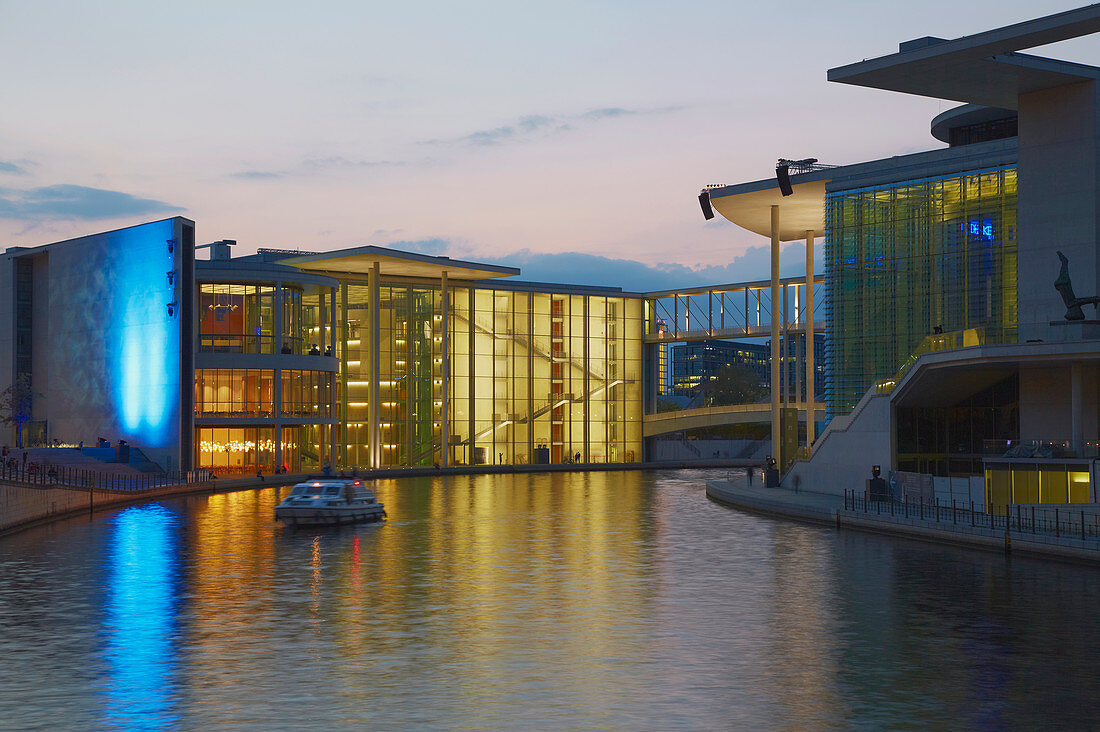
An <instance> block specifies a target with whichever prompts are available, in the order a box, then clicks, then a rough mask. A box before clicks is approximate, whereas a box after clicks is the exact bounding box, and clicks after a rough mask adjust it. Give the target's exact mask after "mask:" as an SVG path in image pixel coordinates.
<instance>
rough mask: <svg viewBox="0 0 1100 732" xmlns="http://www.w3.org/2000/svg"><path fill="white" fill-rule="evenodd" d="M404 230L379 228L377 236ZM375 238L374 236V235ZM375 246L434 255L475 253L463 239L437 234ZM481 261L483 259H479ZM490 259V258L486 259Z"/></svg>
mask: <svg viewBox="0 0 1100 732" xmlns="http://www.w3.org/2000/svg"><path fill="white" fill-rule="evenodd" d="M400 231H402V230H401V229H392V230H384V229H379V230H378V231H375V232H374V233H375V236H376V237H377V236H379V235H381V236H386V235H392V234H395V233H397V232H400ZM372 238H374V237H372ZM375 246H381V247H389V248H390V249H397V250H400V251H402V252H416V253H418V254H430V255H432V256H434V257H442V256H447V257H469V256H470V255H471V254H473V251H474V250H473V248H472V247H471V246H470V245H469V244H468V243H466V241H465V240H461V239H449V238H447V237H442V236H436V237H429V238H426V239H395V240H391V241H387V242H385V243H379V244H375ZM479 261H481V260H479ZM486 261H488V260H486Z"/></svg>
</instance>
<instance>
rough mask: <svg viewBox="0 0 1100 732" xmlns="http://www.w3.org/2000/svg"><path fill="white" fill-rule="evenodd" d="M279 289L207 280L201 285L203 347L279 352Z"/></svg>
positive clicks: (200, 348) (229, 350)
mask: <svg viewBox="0 0 1100 732" xmlns="http://www.w3.org/2000/svg"><path fill="white" fill-rule="evenodd" d="M274 306H275V288H274V286H272V285H243V284H235V283H215V282H203V283H201V284H200V285H199V350H200V351H206V352H215V353H274V352H275V345H274V344H275V337H274V327H275V311H274Z"/></svg>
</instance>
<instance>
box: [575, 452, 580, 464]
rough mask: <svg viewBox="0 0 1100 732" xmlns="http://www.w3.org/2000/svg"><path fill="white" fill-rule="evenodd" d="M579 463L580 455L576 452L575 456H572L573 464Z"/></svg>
mask: <svg viewBox="0 0 1100 732" xmlns="http://www.w3.org/2000/svg"><path fill="white" fill-rule="evenodd" d="M580 461H581V454H580V453H579V452H578V453H577V454H576V455H574V456H573V462H575V463H579V462H580Z"/></svg>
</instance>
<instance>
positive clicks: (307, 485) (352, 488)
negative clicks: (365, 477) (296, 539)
mask: <svg viewBox="0 0 1100 732" xmlns="http://www.w3.org/2000/svg"><path fill="white" fill-rule="evenodd" d="M385 515H386V510H385V507H384V506H383V505H382V504H381V503H379V502H378V501H377V500H376V499H375V497H374V491H372V490H371V489H370V488H367V487H366V486H365V485H363V481H361V480H356V479H354V478H350V479H348V478H311V479H309V480H307V481H306V482H304V483H299V484H298V485H296V486H294V488H293V489H292V490H291V491H290V494H289V495H288V496H287V497H286V498H284V499H283V500H282V502H281V503H280V504H279V505H278V506H276V507H275V519H276V520H277V521H282V522H283V523H284V524H286V525H287V526H335V525H337V524H351V523H363V522H366V521H381V520H382V518H383V517H384V516H385Z"/></svg>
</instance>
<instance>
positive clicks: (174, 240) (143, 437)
mask: <svg viewBox="0 0 1100 732" xmlns="http://www.w3.org/2000/svg"><path fill="white" fill-rule="evenodd" d="M186 226H192V227H193V224H192V223H191V222H189V221H187V220H186V219H180V218H174V219H168V220H165V221H157V222H153V223H149V224H143V225H140V226H134V227H130V228H127V229H120V230H118V231H112V232H108V233H104V234H96V235H92V236H87V237H82V238H80V239H73V240H71V241H67V242H61V243H58V244H54V245H51V246H49V247H47V248H46V251H47V253H48V272H49V276H48V282H49V305H48V316H49V328H48V339H49V342H48V347H47V348H46V349H45V359H46V360H48V371H49V381H48V391H47V394H46V402H47V405H48V416H47V418H48V420H49V425H50V436H51V438H57V439H61V440H62V441H66V442H76V441H78V440H84V441H85V443H86V444H90V443H92V441H94V440H95V439H96V438H97V437H104V438H106V439H108V440H110V441H111V442H112V443H114V442H116V441H117V440H119V439H125V440H128V441H129V442H130V443H131V444H133V445H135V446H138V447H141V448H142V449H143V450H144V451H145V452H146V453H147V454H148V455H149V456H150V457H151V458H153V459H154V460H155V461H156V462H159V463H161V465H162V467H165V468H170V469H175V468H178V467H180V457H181V449H180V447H181V446H180V435H181V416H182V405H181V399H182V398H183V397H184V396H186V395H188V394H189V393H190V388H191V386H190V383H186V384H182V383H181V382H183V381H184V379H181V373H182V371H185V370H186V369H181V367H182V366H186V365H187V364H184V363H183V362H182V361H181V346H182V345H183V338H182V329H183V327H184V326H182V325H181V324H183V323H187V322H189V321H188V320H186V319H185V318H184V317H182V313H181V312H180V311H181V309H182V308H181V302H182V298H181V297H180V293H181V291H182V289H183V288H184V287H185V283H184V282H183V281H182V280H183V274H182V273H183V271H184V269H185V267H184V266H183V265H184V264H185V262H184V261H183V260H184V259H185V258H187V257H191V256H193V254H192V253H191V250H190V249H189V248H188V247H184V246H182V245H181V241H180V239H181V237H180V232H181V230H182V229H183V228H184V227H186ZM191 230H192V231H193V229H191ZM170 242H171V244H170ZM187 271H188V272H189V271H190V270H189V268H187ZM169 273H171V276H170V275H169ZM169 303H175V305H174V307H173V308H172V312H171V313H169V308H168V305H169ZM37 369H38V364H37V363H36V370H37ZM184 389H186V390H187V391H186V392H185V391H184ZM188 404H189V402H188ZM36 418H41V416H39V415H38V414H36Z"/></svg>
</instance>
